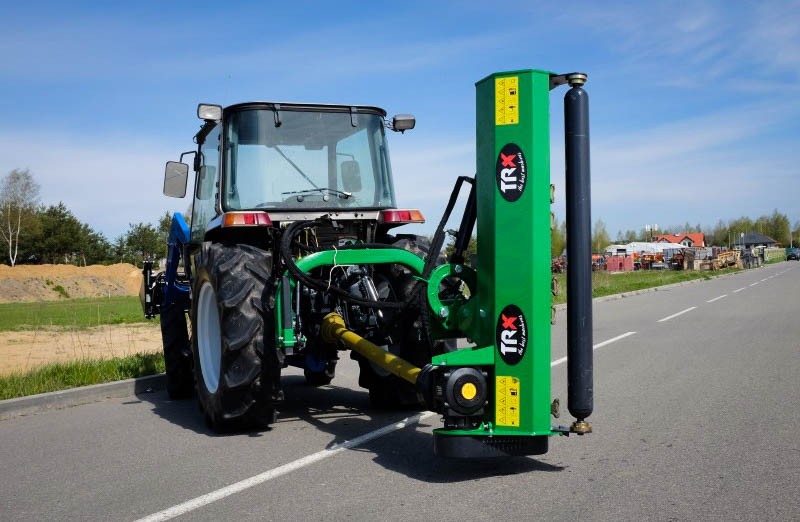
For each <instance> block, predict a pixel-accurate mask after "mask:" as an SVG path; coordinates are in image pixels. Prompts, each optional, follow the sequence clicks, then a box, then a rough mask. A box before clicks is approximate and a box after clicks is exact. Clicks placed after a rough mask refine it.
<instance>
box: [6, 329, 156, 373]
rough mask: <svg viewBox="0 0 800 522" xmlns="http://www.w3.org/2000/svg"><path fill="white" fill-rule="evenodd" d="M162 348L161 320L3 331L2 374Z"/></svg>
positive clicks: (154, 350)
mask: <svg viewBox="0 0 800 522" xmlns="http://www.w3.org/2000/svg"><path fill="white" fill-rule="evenodd" d="M160 350H161V329H160V328H159V326H158V322H153V323H144V324H125V325H106V326H99V327H96V328H89V329H84V330H37V331H21V332H0V375H8V374H9V373H12V372H16V371H28V370H31V369H34V368H36V367H39V366H42V365H44V364H48V363H53V362H68V361H75V360H78V359H84V358H87V359H110V358H112V357H122V356H125V355H133V354H135V353H149V352H158V351H160Z"/></svg>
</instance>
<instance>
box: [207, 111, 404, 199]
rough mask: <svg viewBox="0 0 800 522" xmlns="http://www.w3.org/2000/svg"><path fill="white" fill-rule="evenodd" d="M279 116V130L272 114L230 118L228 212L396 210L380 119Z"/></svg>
mask: <svg viewBox="0 0 800 522" xmlns="http://www.w3.org/2000/svg"><path fill="white" fill-rule="evenodd" d="M278 116H279V121H280V125H276V116H275V112H274V111H272V110H271V109H266V108H263V109H261V108H254V109H244V110H239V111H236V112H232V113H230V114H229V116H228V117H227V118H226V123H225V148H226V162H225V179H224V185H223V188H224V191H225V192H224V201H223V206H224V207H225V208H226V209H230V210H240V209H254V208H282V209H292V208H298V207H301V208H308V209H326V208H350V207H353V208H387V207H394V206H395V202H394V190H393V187H392V183H391V172H390V170H389V161H388V152H387V150H386V138H385V136H384V132H383V118H382V117H381V116H380V115H379V114H375V113H371V114H370V113H364V112H362V113H356V114H353V115H351V114H350V112H349V111H347V112H334V111H320V112H309V111H296V110H280V111H279V114H278ZM354 122H355V126H354V125H353V123H354Z"/></svg>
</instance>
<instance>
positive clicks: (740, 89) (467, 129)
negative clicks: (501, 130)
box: [0, 0, 800, 239]
mask: <svg viewBox="0 0 800 522" xmlns="http://www.w3.org/2000/svg"><path fill="white" fill-rule="evenodd" d="M0 23H2V27H3V30H2V31H0V55H1V56H2V59H1V60H0V176H4V175H5V174H6V173H7V172H9V171H10V170H12V169H15V168H23V169H25V168H27V169H30V171H31V172H32V173H33V175H34V177H35V179H36V180H37V181H38V183H39V184H40V185H41V201H42V203H44V204H47V205H50V204H56V203H58V202H59V201H63V202H64V203H65V204H66V206H67V207H68V208H69V209H70V210H72V212H73V213H74V214H75V215H76V216H77V217H78V219H80V220H81V221H83V222H85V223H88V224H89V225H90V226H92V228H94V229H95V230H98V231H101V232H102V233H104V234H105V235H106V237H107V238H109V239H114V238H116V237H118V236H119V235H121V234H123V233H125V232H126V231H127V229H128V227H129V225H130V224H131V223H139V222H156V221H157V219H158V217H159V216H160V215H162V214H163V213H164V212H165V211H170V212H172V211H185V210H186V209H187V208H188V207H189V205H190V201H189V199H188V198H187V199H185V200H180V199H170V198H166V197H164V196H163V195H162V194H161V189H162V184H163V172H164V164H165V162H166V161H167V160H177V159H178V156H179V155H180V153H181V152H183V151H188V150H192V148H193V144H192V136H193V135H194V134H195V132H196V131H197V129H198V128H199V124H200V121H199V120H197V119H196V107H197V104H198V103H199V102H207V103H218V104H222V105H228V104H232V103H237V102H242V101H253V100H263V101H299V102H319V103H340V104H357V105H376V106H379V107H383V108H385V109H386V110H387V111H388V113H389V114H390V115H391V114H395V113H411V114H414V115H416V118H417V126H416V128H415V129H414V130H413V131H410V132H406V133H405V134H403V135H400V134H395V133H390V136H389V139H390V150H391V155H392V163H393V173H394V178H395V187H396V193H397V201H398V204H399V205H400V206H402V207H405V208H419V209H421V210H422V211H423V214H424V215H425V216H426V217H427V219H428V221H427V223H426V224H425V225H422V226H419V227H418V228H416V229H414V230H403V231H404V232H417V233H430V232H432V231H433V229H434V227H435V225H436V224H437V223H438V221H439V218H440V216H441V213H442V211H443V210H444V206H445V204H446V202H447V197H448V195H449V193H450V191H451V189H452V186H453V184H454V182H455V180H456V178H457V177H458V176H460V175H472V174H474V172H475V123H474V122H475V87H474V84H475V82H476V81H478V80H480V79H481V78H484V77H486V76H487V75H489V74H491V73H494V72H500V71H508V70H516V69H526V68H534V69H544V70H549V71H553V72H557V73H564V72H572V71H583V72H586V73H588V75H589V82H588V83H587V85H586V90H587V92H588V93H589V97H590V114H591V115H590V121H591V124H590V125H591V131H590V132H591V147H592V150H591V163H592V166H591V172H592V220H593V221H596V220H597V219H602V220H603V222H604V223H605V225H606V228H607V230H608V232H609V233H610V234H611V237H612V239H613V238H614V237H616V235H617V232H619V231H625V230H628V229H634V230H639V229H642V228H644V226H645V225H647V224H659V227H660V228H661V229H662V230H663V229H664V228H666V227H668V226H670V225H679V224H682V223H686V222H689V223H691V224H701V225H705V226H709V227H710V226H713V225H714V224H716V223H717V221H719V220H720V219H721V220H723V221H728V220H730V219H734V218H737V217H739V216H743V215H746V216H750V217H752V218H756V217H758V216H759V215H764V214H771V213H772V211H773V210H774V209H778V210H779V211H781V212H783V213H785V214H787V215H788V217H789V219H790V221H791V222H792V224H794V223H795V222H797V221H798V220H800V206H799V205H798V200H799V199H800V198H798V196H799V195H800V167H798V160H800V140H798V131H800V96H798V94H800V2H798V1H788V2H784V1H759V2H745V1H736V2H730V1H719V2H715V1H702V2H690V1H689V2H687V1H681V2H669V1H664V2H646V1H638V2H600V1H597V2H530V1H521V2H515V1H506V2H503V3H502V4H497V3H490V2H485V1H474V2H469V1H468V2H449V1H438V2H426V1H419V2H417V1H405V2H374V1H372V2H348V1H344V0H342V1H337V2H306V1H302V0H297V1H294V2H270V1H254V2H236V1H233V0H231V1H228V2H219V1H217V2H202V1H194V2H177V1H176V2H156V1H148V0H144V1H139V2H124V3H123V2H119V3H117V2H81V1H71V2H38V1H28V2H2V3H0ZM564 92H566V89H564V88H561V89H560V90H555V91H553V94H552V95H551V182H552V183H554V184H555V185H556V188H557V192H556V201H557V203H556V205H555V206H554V210H555V213H556V216H557V218H558V219H559V221H563V219H564V206H563V201H564V193H563V186H564V160H563V123H562V122H563V116H562V114H563V108H562V107H563V103H562V98H563V94H564ZM404 228H405V229H408V228H409V226H406V227H404Z"/></svg>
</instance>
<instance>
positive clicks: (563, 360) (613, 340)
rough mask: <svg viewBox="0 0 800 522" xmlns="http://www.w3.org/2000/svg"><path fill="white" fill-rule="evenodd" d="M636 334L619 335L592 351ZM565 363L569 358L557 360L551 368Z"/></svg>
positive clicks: (593, 348)
mask: <svg viewBox="0 0 800 522" xmlns="http://www.w3.org/2000/svg"><path fill="white" fill-rule="evenodd" d="M635 333H636V332H625V333H624V334H622V335H618V336H616V337H614V338H612V339H609V340H607V341H603V342H602V343H597V344H595V345H594V346H592V350H597V349H598V348H602V347H603V346H607V345H609V344H611V343H614V342H617V341H619V340H620V339H625V338H626V337H630V336H631V335H634V334H635ZM565 362H567V358H566V357H562V358H561V359H556V360H555V361H553V362H551V363H550V368H555V367H556V366H558V365H559V364H564V363H565Z"/></svg>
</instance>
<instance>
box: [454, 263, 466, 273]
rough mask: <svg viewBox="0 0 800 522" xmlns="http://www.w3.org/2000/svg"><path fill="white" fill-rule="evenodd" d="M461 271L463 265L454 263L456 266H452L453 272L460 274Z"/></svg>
mask: <svg viewBox="0 0 800 522" xmlns="http://www.w3.org/2000/svg"><path fill="white" fill-rule="evenodd" d="M463 271H464V267H463V266H461V265H456V266H454V267H453V272H455V273H456V274H460V273H461V272H463Z"/></svg>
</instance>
